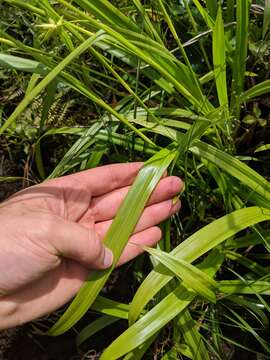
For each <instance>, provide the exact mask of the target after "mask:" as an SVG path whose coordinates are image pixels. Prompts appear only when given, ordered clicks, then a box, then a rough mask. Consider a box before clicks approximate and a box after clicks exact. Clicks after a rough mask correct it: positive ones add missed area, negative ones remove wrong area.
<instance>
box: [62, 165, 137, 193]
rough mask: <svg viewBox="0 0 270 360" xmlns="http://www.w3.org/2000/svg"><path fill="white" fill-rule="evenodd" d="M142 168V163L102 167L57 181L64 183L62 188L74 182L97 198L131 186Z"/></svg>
mask: <svg viewBox="0 0 270 360" xmlns="http://www.w3.org/2000/svg"><path fill="white" fill-rule="evenodd" d="M142 166H143V162H132V163H123V164H111V165H104V166H100V167H97V168H95V169H90V170H85V171H81V172H78V173H76V174H71V175H68V176H65V177H63V178H59V179H57V180H58V181H61V182H62V181H64V183H63V185H64V186H68V185H69V182H70V184H71V185H72V183H73V184H74V182H75V183H78V184H79V186H80V187H81V188H82V189H85V190H87V192H89V193H90V194H91V196H99V195H103V194H106V193H108V192H110V191H113V190H115V189H118V188H121V187H123V186H128V185H131V184H132V182H133V180H134V178H135V177H136V176H137V174H138V172H139V170H140V169H141V168H142ZM59 185H60V184H59Z"/></svg>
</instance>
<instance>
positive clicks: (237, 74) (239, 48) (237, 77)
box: [231, 0, 251, 119]
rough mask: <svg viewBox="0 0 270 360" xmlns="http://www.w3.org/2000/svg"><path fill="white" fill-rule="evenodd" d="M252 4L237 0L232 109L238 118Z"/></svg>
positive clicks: (245, 0) (247, 1)
mask: <svg viewBox="0 0 270 360" xmlns="http://www.w3.org/2000/svg"><path fill="white" fill-rule="evenodd" d="M250 4H251V0H237V2H236V47H235V55H234V59H233V78H232V98H231V111H232V113H234V114H235V116H236V118H237V119H239V116H240V101H239V98H240V96H241V94H242V92H243V88H244V80H245V71H246V58H247V47H248V27H249V11H250Z"/></svg>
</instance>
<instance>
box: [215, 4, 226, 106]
mask: <svg viewBox="0 0 270 360" xmlns="http://www.w3.org/2000/svg"><path fill="white" fill-rule="evenodd" d="M212 44H213V63H214V73H215V80H216V88H217V93H218V99H219V104H220V106H226V107H227V106H228V95H227V80H226V52H225V36H224V24H223V19H222V11H221V7H219V9H218V13H217V19H216V23H215V27H214V30H213V43H212Z"/></svg>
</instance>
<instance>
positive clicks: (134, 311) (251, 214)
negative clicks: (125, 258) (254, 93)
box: [129, 207, 270, 324]
mask: <svg viewBox="0 0 270 360" xmlns="http://www.w3.org/2000/svg"><path fill="white" fill-rule="evenodd" d="M269 219H270V210H269V209H263V208H259V207H250V208H245V209H241V210H236V211H234V212H232V213H231V214H228V215H225V216H223V217H221V218H220V219H217V220H215V221H213V222H212V223H210V224H208V225H207V226H205V227H203V228H202V229H200V230H199V231H197V232H195V233H194V234H193V235H191V236H190V237H189V238H187V239H186V240H185V241H183V242H182V243H181V244H180V245H178V246H177V247H176V248H175V249H174V250H173V251H172V252H171V254H172V255H173V256H175V257H177V258H179V259H182V260H185V261H187V262H192V261H194V260H196V259H198V258H199V257H200V256H202V255H203V254H205V253H206V252H207V251H209V250H210V249H213V248H214V247H216V246H217V245H219V244H221V243H222V242H223V241H224V240H226V239H229V238H230V237H231V236H233V235H235V234H237V233H238V232H239V231H241V230H243V229H245V228H246V227H248V226H251V225H254V224H256V223H258V222H261V221H266V220H269ZM172 278H173V275H172V274H171V272H168V270H166V268H165V267H164V266H163V265H161V264H160V265H158V266H156V267H155V269H154V270H153V271H152V272H151V273H150V274H149V275H148V276H147V277H146V279H145V280H144V281H143V283H142V284H141V286H140V287H139V289H138V290H137V292H136V294H135V296H134V298H133V300H132V303H131V305H130V312H129V322H130V324H132V323H134V322H135V321H136V319H137V318H138V317H139V315H140V313H141V311H142V310H143V309H144V307H145V305H146V304H147V303H148V302H149V301H150V300H151V299H152V298H153V297H154V296H155V294H156V293H157V292H158V291H159V290H160V289H162V287H163V286H165V285H166V284H167V283H168V282H169V281H170V280H171V279H172Z"/></svg>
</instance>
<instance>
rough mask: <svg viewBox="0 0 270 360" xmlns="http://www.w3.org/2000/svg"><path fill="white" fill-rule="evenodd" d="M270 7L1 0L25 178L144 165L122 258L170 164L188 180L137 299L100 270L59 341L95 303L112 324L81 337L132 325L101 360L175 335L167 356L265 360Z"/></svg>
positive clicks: (115, 243)
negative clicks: (108, 290) (114, 289)
mask: <svg viewBox="0 0 270 360" xmlns="http://www.w3.org/2000/svg"><path fill="white" fill-rule="evenodd" d="M269 8H270V4H269V1H265V2H264V1H257V2H252V1H249V0H227V1H221V2H217V1H213V0H207V1H199V0H193V1H188V0H183V1H174V0H170V1H166V2H165V1H163V0H152V1H150V0H149V1H139V0H127V1H124V0H122V1H111V2H110V1H107V0H99V1H90V0H74V1H67V0H58V1H49V0H39V1H35V0H31V1H28V2H24V1H21V0H6V1H1V2H0V11H1V14H2V16H1V20H0V46H1V53H0V77H1V80H2V84H3V85H2V95H1V100H2V103H1V105H0V124H1V128H0V134H1V140H0V141H1V145H2V146H3V149H4V155H3V156H4V157H5V158H8V157H9V158H17V157H18V156H19V157H22V156H23V158H24V159H25V164H26V165H27V166H25V167H24V168H25V169H27V171H24V174H21V173H18V174H15V175H16V176H21V175H23V176H24V177H25V176H27V177H28V178H30V180H31V181H33V182H38V181H40V180H43V179H45V178H53V177H56V176H61V175H64V174H66V173H68V172H73V171H77V170H84V169H88V168H93V167H95V166H98V165H100V164H103V163H108V162H116V161H118V162H122V161H132V160H137V159H140V160H147V161H146V163H145V167H144V168H143V170H142V171H141V172H140V174H139V176H138V178H137V179H136V182H135V183H134V185H133V187H132V189H131V191H130V193H129V194H128V196H127V198H126V199H125V201H124V203H123V206H122V208H121V209H120V210H119V213H118V215H117V217H116V219H115V221H114V223H113V225H112V227H111V228H110V230H109V233H108V234H107V236H106V239H105V242H106V243H107V245H108V246H110V247H111V248H112V249H113V251H114V253H115V259H117V257H118V256H120V254H121V251H122V248H123V247H124V246H125V243H126V241H127V240H128V237H129V235H130V234H131V233H132V230H133V228H134V225H135V224H136V222H137V220H138V218H139V216H140V213H141V211H142V209H143V207H144V205H145V203H146V201H147V199H148V197H149V196H150V194H151V192H152V190H153V188H154V186H155V184H156V183H157V182H158V180H159V178H160V176H161V175H162V173H163V172H164V169H166V168H169V172H170V173H173V174H177V175H180V176H182V177H183V178H184V180H185V184H186V189H185V192H184V194H183V195H182V200H183V210H182V212H181V214H180V215H179V216H175V217H174V218H173V219H172V220H169V221H167V222H166V223H165V224H163V225H162V226H163V230H164V231H163V233H164V236H163V239H162V241H161V242H160V244H159V246H158V249H154V250H151V249H147V251H148V252H149V253H150V254H151V257H150V258H149V260H150V261H149V264H150V266H151V269H152V270H151V272H150V273H149V274H148V275H147V274H145V272H144V267H142V266H141V267H140V265H139V271H138V272H139V273H141V274H142V275H141V277H140V281H141V284H140V286H139V287H138V290H137V292H136V294H135V296H134V297H133V300H132V302H131V304H128V305H127V304H121V303H117V302H114V301H112V300H109V299H106V298H104V297H101V296H99V295H98V294H99V292H100V291H101V289H102V287H103V286H104V284H105V283H106V281H107V279H108V277H109V275H110V272H111V271H104V273H103V274H102V276H100V273H99V274H92V276H91V278H90V279H89V281H88V282H86V283H85V285H84V286H83V287H82V289H81V291H80V292H79V294H78V295H77V297H76V298H75V299H74V301H73V302H72V303H71V305H70V307H69V308H68V309H67V310H66V312H65V313H64V314H63V315H62V316H61V317H60V318H59V319H58V321H57V322H56V323H55V324H54V325H53V327H52V328H51V329H49V330H48V334H50V335H58V334H61V333H63V332H64V331H66V330H68V329H69V328H71V327H72V326H74V325H75V324H76V322H77V321H78V320H79V319H80V318H81V317H82V316H83V315H84V314H85V313H86V312H87V311H88V309H89V308H90V307H91V309H92V310H95V311H98V312H99V313H100V314H101V316H100V317H99V318H98V319H97V320H96V321H94V322H93V323H91V324H90V325H89V326H87V327H86V328H84V329H83V330H82V331H81V332H79V335H78V337H77V343H78V345H79V346H80V345H81V344H82V343H83V342H85V341H87V339H89V337H90V336H93V335H94V334H95V333H96V332H98V331H100V330H102V329H104V328H105V327H106V326H109V325H111V326H113V325H112V324H113V323H114V322H116V321H118V320H119V319H126V320H127V319H128V327H127V329H126V331H124V332H123V333H122V334H121V335H120V336H119V337H117V338H116V339H115V340H114V341H113V343H112V344H111V345H110V346H109V347H108V348H107V349H105V350H104V352H103V354H102V355H101V359H118V358H121V357H124V359H141V358H147V357H148V356H149V357H150V358H151V352H152V351H153V350H151V349H153V348H151V344H152V343H155V344H159V343H162V339H163V338H164V329H167V331H168V332H169V335H167V340H166V341H167V342H166V345H165V346H160V348H158V350H156V351H157V356H158V358H160V359H164V360H165V359H179V358H190V359H204V360H205V359H206V360H207V359H230V358H232V356H233V354H234V353H235V354H237V351H238V350H237V349H239V348H240V349H242V350H244V351H246V354H253V355H254V359H255V357H256V358H258V359H259V357H258V356H261V357H260V359H261V358H263V359H264V358H265V359H267V358H269V354H270V347H269V344H268V342H267V331H268V329H269V305H268V296H269V295H270V281H269V266H268V264H267V260H268V259H269V249H270V246H269V239H270V231H269V219H270V210H269V208H270V185H269V182H268V177H269V153H268V151H269V106H270V105H269V104H270V103H269V89H270V80H269V70H270V69H269V43H270V38H269V36H270V35H269V21H270V20H269V19H270V15H269ZM22 154H23V155H22ZM267 161H268V163H267ZM3 175H4V176H2V177H1V178H0V179H1V180H3V181H5V180H12V178H11V177H7V176H5V175H6V174H3ZM16 179H17V178H16ZM127 214H128V221H127ZM124 221H126V223H127V224H128V226H126V227H125V228H124V229H123V226H121V224H122V223H123V222H124ZM137 269H138V266H137ZM138 280H139V279H137V281H138ZM228 328H233V329H236V330H237V331H241V332H243V333H245V334H249V337H248V339H251V338H252V339H254V340H255V341H254V346H253V342H250V340H249V341H248V343H244V344H243V343H242V341H241V340H239V338H238V339H235V337H234V336H230V335H228ZM249 342H250V344H249ZM149 347H150V350H148V349H149ZM228 348H229V350H231V351H229V350H228Z"/></svg>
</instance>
